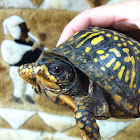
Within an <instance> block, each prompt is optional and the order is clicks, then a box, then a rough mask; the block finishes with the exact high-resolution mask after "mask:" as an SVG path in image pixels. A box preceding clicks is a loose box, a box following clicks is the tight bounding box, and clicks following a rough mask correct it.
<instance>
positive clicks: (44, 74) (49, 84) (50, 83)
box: [35, 57, 75, 93]
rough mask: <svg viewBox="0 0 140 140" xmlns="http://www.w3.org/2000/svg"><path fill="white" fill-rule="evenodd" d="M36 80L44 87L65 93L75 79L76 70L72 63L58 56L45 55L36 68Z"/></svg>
mask: <svg viewBox="0 0 140 140" xmlns="http://www.w3.org/2000/svg"><path fill="white" fill-rule="evenodd" d="M35 73H36V80H37V82H38V83H39V84H41V85H43V87H44V89H47V90H50V91H52V92H55V93H56V92H58V93H63V92H65V91H67V90H69V88H70V87H71V85H72V84H73V82H74V81H75V71H74V68H73V66H72V64H71V63H69V62H67V61H66V60H61V59H59V58H57V57H52V58H51V57H44V58H42V59H40V60H39V61H38V64H37V67H36V69H35Z"/></svg>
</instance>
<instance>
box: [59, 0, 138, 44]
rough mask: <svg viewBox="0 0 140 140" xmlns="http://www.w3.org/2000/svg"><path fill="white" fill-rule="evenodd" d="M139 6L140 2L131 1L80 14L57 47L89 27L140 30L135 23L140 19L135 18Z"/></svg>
mask: <svg viewBox="0 0 140 140" xmlns="http://www.w3.org/2000/svg"><path fill="white" fill-rule="evenodd" d="M138 4H139V5H140V2H136V3H134V2H133V1H131V2H126V3H122V4H117V5H106V6H100V7H97V8H92V9H88V10H86V11H84V12H82V13H80V14H79V15H78V16H76V17H75V18H74V19H73V20H72V21H71V22H70V23H69V24H68V25H67V26H66V27H65V28H64V30H63V32H62V34H61V36H60V39H59V41H58V43H57V46H58V45H59V44H61V43H62V42H64V41H65V40H66V39H68V38H69V37H71V36H72V35H73V34H74V33H75V32H77V31H80V30H81V29H84V28H87V27H89V26H99V27H108V26H113V27H114V28H116V29H120V28H122V30H123V29H124V30H127V29H134V28H138V27H137V25H135V22H136V21H139V20H140V19H137V16H136V17H135V16H134V15H137V14H136V13H138V12H140V10H139V8H137V9H138V10H137V9H135V10H134V9H133V7H134V8H136V5H138ZM133 10H134V12H133ZM126 25H128V26H126Z"/></svg>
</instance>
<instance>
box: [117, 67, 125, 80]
mask: <svg viewBox="0 0 140 140" xmlns="http://www.w3.org/2000/svg"><path fill="white" fill-rule="evenodd" d="M124 70H125V66H122V67H121V69H120V71H119V73H118V78H119V79H120V80H121V79H122V76H123V72H124Z"/></svg>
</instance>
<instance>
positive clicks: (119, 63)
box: [113, 61, 121, 70]
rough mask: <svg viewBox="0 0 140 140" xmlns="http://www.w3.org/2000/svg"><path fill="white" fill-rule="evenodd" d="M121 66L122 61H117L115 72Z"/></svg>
mask: <svg viewBox="0 0 140 140" xmlns="http://www.w3.org/2000/svg"><path fill="white" fill-rule="evenodd" d="M120 66H121V62H120V61H117V62H116V64H115V66H114V68H113V70H117V69H118V68H119V67H120Z"/></svg>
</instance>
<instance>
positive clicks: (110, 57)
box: [45, 27, 140, 97]
mask: <svg viewBox="0 0 140 140" xmlns="http://www.w3.org/2000/svg"><path fill="white" fill-rule="evenodd" d="M50 54H52V55H60V56H64V57H65V58H67V59H68V60H69V61H70V62H71V63H72V64H73V65H74V66H75V67H77V68H78V69H80V70H81V71H82V72H83V73H85V74H86V75H87V76H88V77H89V78H90V79H92V80H93V81H94V82H96V83H97V84H98V85H99V86H100V87H101V88H103V89H104V90H105V91H107V92H109V93H111V94H115V93H117V92H119V93H120V94H124V95H121V96H125V95H126V94H128V95H129V96H131V95H134V96H135V95H139V97H140V44H139V43H138V42H137V41H135V40H133V39H132V38H130V37H128V36H126V35H124V34H122V33H118V32H116V31H113V30H108V29H102V28H99V27H90V28H88V29H84V30H81V31H80V32H77V33H75V34H74V35H73V36H72V37H71V38H69V39H68V40H67V41H65V42H64V43H62V44H61V45H60V46H59V47H57V48H54V49H52V50H50V51H47V52H45V55H50Z"/></svg>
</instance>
